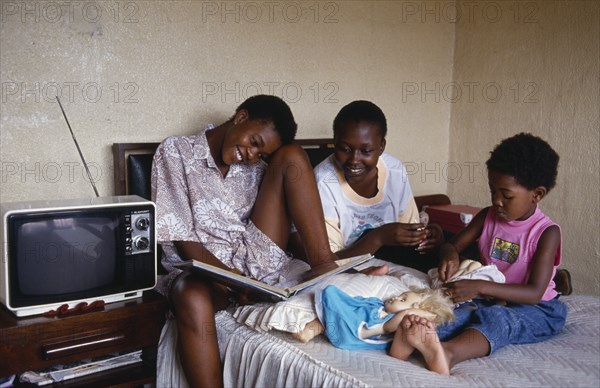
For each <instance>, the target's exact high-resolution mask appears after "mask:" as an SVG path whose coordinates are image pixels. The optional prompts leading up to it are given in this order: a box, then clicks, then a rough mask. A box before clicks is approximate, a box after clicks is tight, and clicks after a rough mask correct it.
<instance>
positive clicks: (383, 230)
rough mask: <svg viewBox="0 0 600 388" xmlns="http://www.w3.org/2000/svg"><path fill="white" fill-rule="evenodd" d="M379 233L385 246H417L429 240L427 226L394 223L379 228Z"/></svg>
mask: <svg viewBox="0 0 600 388" xmlns="http://www.w3.org/2000/svg"><path fill="white" fill-rule="evenodd" d="M377 233H378V234H379V236H380V239H381V244H380V245H381V246H383V245H399V246H405V247H412V246H417V245H419V243H421V242H422V241H424V240H425V239H426V238H427V235H428V233H429V232H428V231H427V230H426V229H425V224H403V223H400V222H392V223H389V224H385V225H382V226H380V227H379V228H377Z"/></svg>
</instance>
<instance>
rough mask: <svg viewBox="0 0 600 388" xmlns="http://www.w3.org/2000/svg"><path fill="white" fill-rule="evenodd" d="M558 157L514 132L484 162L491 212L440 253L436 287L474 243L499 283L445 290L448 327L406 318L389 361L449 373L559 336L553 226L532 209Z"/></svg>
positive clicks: (468, 283)
mask: <svg viewBox="0 0 600 388" xmlns="http://www.w3.org/2000/svg"><path fill="white" fill-rule="evenodd" d="M558 160H559V156H558V154H557V153H556V152H555V151H554V150H553V149H552V148H551V147H550V146H549V145H548V143H546V142H545V141H544V140H542V139H540V138H539V137H536V136H533V135H531V134H524V133H521V134H519V135H516V136H513V137H511V138H508V139H505V140H504V141H502V142H501V143H500V144H499V145H497V146H496V148H495V149H494V150H493V151H492V153H491V156H490V158H489V160H488V161H487V168H488V182H489V187H490V194H491V201H492V206H490V207H488V208H485V209H483V210H482V211H481V212H479V214H477V216H475V218H474V219H473V221H472V222H471V223H470V224H469V225H468V226H467V227H466V228H465V229H463V230H462V231H461V232H459V233H458V234H457V235H456V236H454V237H453V238H452V239H451V240H450V241H449V242H448V243H446V244H445V245H444V246H443V247H442V249H441V260H440V266H439V268H438V271H439V276H440V279H441V280H444V281H445V280H447V279H450V278H451V277H452V275H453V274H454V273H455V272H456V271H457V269H458V266H459V253H460V252H461V251H463V250H464V249H465V248H466V247H468V246H469V245H470V244H472V243H474V242H476V241H477V240H478V245H479V255H480V261H481V262H482V264H486V265H487V264H494V265H496V267H497V268H498V269H499V270H500V271H502V273H503V274H504V275H505V277H506V283H503V284H499V283H494V282H490V281H485V280H460V281H455V282H449V283H445V285H444V286H445V287H446V289H447V294H448V295H449V296H450V297H451V298H452V299H453V301H454V302H456V303H461V304H460V306H459V307H458V308H457V309H456V310H455V315H456V319H455V320H454V321H453V322H450V323H447V324H443V325H440V326H436V325H435V324H434V323H433V322H430V321H428V320H427V319H424V318H421V317H418V316H414V315H411V316H406V317H405V318H404V319H403V321H402V322H401V324H400V327H399V330H398V331H397V332H396V335H395V337H394V341H393V344H392V347H391V349H390V355H392V356H394V357H397V358H400V359H402V360H406V359H407V358H408V357H409V356H410V355H411V354H412V353H413V352H414V351H415V350H416V351H418V352H420V353H421V354H422V355H423V358H424V360H425V363H426V364H427V368H428V369H430V370H432V371H435V372H438V373H441V374H446V375H449V374H450V370H451V369H452V367H453V366H454V365H455V364H457V363H459V362H461V361H464V360H468V359H471V358H476V357H483V356H486V355H489V354H491V353H493V352H494V351H496V350H498V349H500V348H501V347H503V346H506V345H508V344H523V343H533V342H539V341H543V340H545V339H548V338H550V337H552V336H554V335H556V334H557V333H559V332H560V331H561V330H562V328H563V326H564V323H565V319H566V316H567V309H566V306H565V305H564V304H563V303H562V302H560V301H559V300H558V298H559V296H558V295H557V292H556V291H555V289H554V282H553V280H552V279H553V277H554V274H555V273H556V268H557V267H558V265H559V264H560V261H561V231H560V227H559V226H558V225H557V224H556V223H554V222H553V221H552V220H551V219H550V218H548V217H547V216H546V215H544V214H543V213H542V211H541V210H540V209H539V208H538V203H539V202H540V201H541V200H542V198H544V197H545V196H546V194H548V192H549V191H550V190H551V189H552V188H553V187H554V185H555V183H556V175H557V170H558Z"/></svg>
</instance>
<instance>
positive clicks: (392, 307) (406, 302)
mask: <svg viewBox="0 0 600 388" xmlns="http://www.w3.org/2000/svg"><path fill="white" fill-rule="evenodd" d="M423 298H424V297H423V295H422V294H418V293H416V292H413V291H407V292H404V293H402V294H400V295H398V296H396V297H393V298H390V299H388V300H386V301H385V303H384V304H383V305H384V307H385V311H387V312H388V313H397V312H398V311H402V310H406V309H410V308H419V305H420V304H421V302H422V301H423Z"/></svg>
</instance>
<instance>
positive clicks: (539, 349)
mask: <svg viewBox="0 0 600 388" xmlns="http://www.w3.org/2000/svg"><path fill="white" fill-rule="evenodd" d="M562 300H563V301H564V302H565V303H566V304H567V306H568V308H569V314H568V317H567V322H566V325H565V327H564V329H563V332H562V333H560V334H559V335H557V336H556V337H554V338H552V339H551V340H549V341H545V342H542V343H537V344H528V345H509V346H507V347H505V348H503V349H500V350H499V351H498V352H496V353H494V354H493V355H492V356H489V357H484V358H479V359H474V360H468V361H465V362H462V363H460V364H459V365H457V366H455V367H454V368H453V370H452V376H450V377H445V376H440V375H438V374H436V373H433V372H430V371H428V370H426V369H425V368H424V367H423V365H422V364H421V362H420V361H419V360H417V359H416V358H411V359H409V360H408V361H400V360H397V359H395V358H393V357H390V356H388V355H387V354H386V353H385V352H384V351H372V350H369V351H356V350H352V351H350V350H342V349H337V348H335V347H333V346H332V345H331V344H330V343H329V342H328V341H327V339H326V338H325V337H324V336H322V335H321V336H318V337H316V338H315V339H313V340H312V341H311V342H309V343H306V344H304V343H301V342H299V341H297V340H295V339H293V337H292V336H291V335H290V334H288V333H283V332H278V331H270V332H258V331H255V330H253V329H251V328H249V327H247V326H245V325H241V324H239V323H237V322H236V321H235V319H234V318H233V316H232V315H231V313H230V312H228V311H222V312H220V313H218V314H217V316H216V320H217V326H218V335H219V343H220V349H221V356H222V359H223V363H224V371H225V372H224V380H225V384H226V386H231V387H284V386H289V387H299V386H313V387H324V386H327V387H347V386H352V387H392V386H394V387H397V386H411V387H412V386H444V387H465V386H477V387H499V386H503V387H548V386H556V387H559V386H560V387H562V386H570V387H597V386H598V385H599V382H600V298H598V297H596V296H581V295H571V296H566V297H563V298H562Z"/></svg>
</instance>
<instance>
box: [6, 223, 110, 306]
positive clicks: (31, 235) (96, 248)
mask: <svg viewBox="0 0 600 388" xmlns="http://www.w3.org/2000/svg"><path fill="white" fill-rule="evenodd" d="M118 224H119V223H118V219H117V218H116V217H111V216H106V215H97V216H85V215H70V216H69V215H64V216H61V217H53V218H52V219H44V218H39V219H29V220H22V221H21V222H19V225H18V226H17V229H16V232H17V233H16V236H18V242H17V246H16V252H18V257H17V260H16V263H17V268H16V270H17V278H18V282H19V290H20V293H21V294H22V295H24V296H25V295H31V296H34V295H44V296H49V295H53V294H54V295H56V294H66V293H72V292H81V291H86V290H90V289H94V288H98V287H104V286H106V285H108V284H110V283H112V282H113V281H114V280H115V273H116V269H115V266H116V262H115V252H116V250H117V249H116V246H117V244H118V242H117V233H118V231H117V228H118V226H119V225H118Z"/></svg>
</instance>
